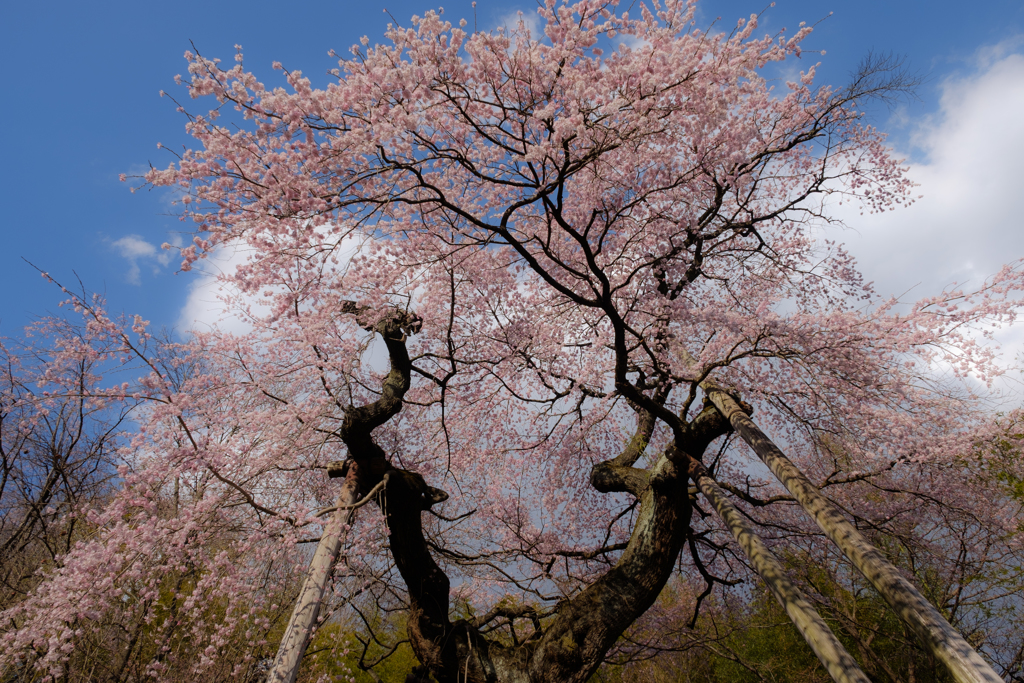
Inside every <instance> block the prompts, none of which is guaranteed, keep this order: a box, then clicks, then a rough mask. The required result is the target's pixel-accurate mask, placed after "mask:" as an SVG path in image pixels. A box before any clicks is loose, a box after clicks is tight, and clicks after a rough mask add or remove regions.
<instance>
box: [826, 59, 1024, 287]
mask: <svg viewBox="0 0 1024 683" xmlns="http://www.w3.org/2000/svg"><path fill="white" fill-rule="evenodd" d="M1002 49H1003V50H1005V47H1004V48H1002ZM993 56H995V58H993ZM978 64H979V66H980V68H979V69H978V70H977V71H976V72H975V73H972V74H970V75H967V76H961V77H956V78H950V79H949V80H947V81H946V82H945V83H943V85H942V96H941V99H940V102H939V111H938V112H937V113H936V114H934V115H933V116H931V117H928V118H927V119H925V120H924V121H922V122H921V123H919V124H918V126H917V129H916V130H915V131H914V132H913V134H912V137H911V141H912V143H913V144H914V146H915V147H918V148H919V149H921V150H922V151H923V152H924V161H923V162H922V163H914V164H911V170H910V177H911V178H912V179H913V180H914V181H916V182H917V183H919V184H920V187H919V188H918V190H919V192H917V193H918V194H921V195H924V196H923V198H922V199H919V200H918V201H917V202H916V203H915V204H914V205H913V206H911V207H910V208H907V209H897V210H896V211H891V212H887V213H884V214H880V215H865V216H860V215H858V214H857V213H854V212H852V211H843V212H841V213H840V217H841V218H843V219H844V220H845V222H846V224H847V225H848V226H849V227H851V228H853V229H854V231H855V232H844V233H843V234H842V235H841V238H842V239H843V241H845V242H846V243H847V245H848V247H849V248H850V250H851V251H852V252H853V254H854V255H855V256H857V257H858V260H859V262H860V264H861V268H862V270H863V272H864V274H865V276H866V277H867V278H868V279H869V280H873V281H874V282H875V288H876V290H877V291H878V293H879V294H881V295H883V296H889V295H896V296H899V295H901V294H904V293H905V292H907V291H908V290H911V291H910V294H909V295H908V297H907V298H910V299H918V298H921V297H923V296H927V295H931V294H937V293H938V292H939V291H941V290H942V289H943V288H944V287H947V286H949V285H951V284H953V283H954V282H956V283H959V284H962V285H967V286H971V285H975V286H976V285H978V284H980V283H981V282H982V281H983V280H984V279H985V278H986V277H987V276H989V275H991V274H993V273H995V272H996V271H998V270H999V268H1000V266H1002V265H1003V264H1005V263H1008V262H1011V261H1014V260H1017V259H1020V258H1022V257H1024V218H1022V216H1024V214H1022V210H1021V201H1020V199H1021V197H1022V196H1024V192H1022V185H1024V173H1022V171H1021V168H1020V162H1019V160H1020V159H1021V158H1022V157H1024V115H1022V114H1021V112H1024V55H1021V54H1005V53H1001V52H1000V50H997V49H995V48H987V49H986V50H983V51H980V52H979V57H978ZM897 155H899V156H909V155H907V154H905V153H901V152H899V151H897ZM840 208H842V209H845V208H846V207H840Z"/></svg>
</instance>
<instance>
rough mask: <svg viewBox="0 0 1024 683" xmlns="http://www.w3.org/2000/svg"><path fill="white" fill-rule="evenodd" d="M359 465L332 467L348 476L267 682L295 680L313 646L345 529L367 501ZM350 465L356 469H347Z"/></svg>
mask: <svg viewBox="0 0 1024 683" xmlns="http://www.w3.org/2000/svg"><path fill="white" fill-rule="evenodd" d="M356 467H357V465H356V464H355V463H352V464H351V465H350V466H349V467H346V468H341V469H340V471H339V470H338V469H337V468H336V469H335V470H334V471H331V470H329V474H330V476H332V477H334V476H345V475H346V474H347V475H348V476H347V477H346V479H345V483H344V485H343V487H342V489H341V494H340V495H339V496H338V500H337V502H336V503H335V509H334V511H333V512H332V513H331V518H330V521H329V522H328V523H327V525H326V526H325V527H324V531H323V534H322V535H321V536H320V543H319V544H317V547H316V553H314V555H313V560H312V561H311V562H310V563H309V573H308V575H307V576H306V581H305V582H304V583H303V585H302V590H301V591H300V592H299V597H298V599H297V600H296V601H295V609H294V610H292V616H291V619H289V621H288V627H287V628H285V631H284V637H283V638H282V639H281V645H280V647H278V650H277V657H276V658H274V665H273V667H271V669H270V672H269V673H268V675H267V683H295V677H296V676H298V674H299V665H300V664H301V663H302V656H303V655H304V654H305V652H306V648H307V647H308V646H309V638H310V635H311V634H312V632H313V627H314V626H315V625H316V619H317V616H318V615H319V614H320V605H321V603H322V602H323V598H324V591H326V589H327V580H328V579H329V578H330V576H331V571H332V570H333V569H334V564H335V562H337V561H338V553H339V552H341V543H342V531H343V530H344V529H345V527H346V526H347V525H348V524H349V523H350V522H351V521H352V515H353V514H355V511H356V508H357V507H359V505H360V504H361V503H363V502H365V501H358V502H357V500H356V497H357V495H358V492H359V487H358V481H357V475H358V472H356V471H354V470H355V468H356ZM349 469H351V470H353V471H347V470H349ZM371 493H372V492H371ZM367 499H369V496H367Z"/></svg>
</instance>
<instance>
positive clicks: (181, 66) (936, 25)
mask: <svg viewBox="0 0 1024 683" xmlns="http://www.w3.org/2000/svg"><path fill="white" fill-rule="evenodd" d="M625 4H628V2H627V3H625ZM766 4H767V3H766V2H764V1H763V0H757V1H751V2H747V1H744V0H728V1H727V2H722V1H719V2H716V1H715V0H701V2H700V4H699V11H700V15H701V19H702V22H703V23H704V25H707V24H709V23H710V22H711V21H712V20H714V19H715V18H716V17H718V16H721V17H722V22H721V23H720V24H719V25H720V26H722V27H723V28H727V27H729V26H731V25H733V23H734V22H735V20H736V19H737V18H738V17H741V16H747V15H749V14H750V13H752V12H757V11H760V10H761V9H763V8H764V7H765V5H766ZM384 7H387V9H388V10H389V11H390V12H391V13H392V14H393V15H394V16H395V17H396V18H398V19H399V20H401V21H403V22H404V21H406V20H407V19H408V17H409V16H411V15H412V14H416V13H419V14H422V13H423V12H424V11H426V10H427V9H430V8H432V7H436V5H430V4H427V3H422V2H410V1H408V0H402V1H400V2H387V3H378V2H371V1H366V2H360V3H350V2H300V1H296V2H291V3H287V5H286V4H285V3H270V2H263V1H261V0H247V1H246V2H236V1H233V0H232V1H223V0H206V1H205V2H195V1H191V0H187V1H179V2H174V3H158V2H150V3H139V2H123V1H117V2H111V1H106V2H92V3H83V2H32V3H16V2H12V1H11V0H8V1H7V2H5V3H4V5H3V9H2V10H0V27H2V28H0V51H2V62H0V63H3V64H4V65H5V67H6V68H5V69H4V75H3V80H4V92H5V97H4V98H3V105H2V106H0V117H2V118H3V122H2V125H0V130H2V135H3V150H4V152H5V154H4V159H3V164H2V165H0V174H2V181H0V193H2V205H3V207H4V211H3V214H2V219H0V221H2V223H0V230H2V235H3V243H2V244H3V247H2V248H0V277H2V278H3V290H2V291H3V292H4V293H5V294H6V296H4V297H3V298H2V299H0V335H4V336H10V335H16V334H18V332H19V330H20V328H21V327H22V326H23V325H24V324H26V323H27V322H29V321H30V320H31V319H32V317H33V316H36V315H41V314H45V313H46V312H48V311H54V310H56V303H57V302H58V301H59V300H60V292H59V291H57V290H56V289H55V288H54V287H53V286H52V285H47V284H46V283H45V282H44V281H43V280H42V279H41V278H40V277H39V276H38V274H37V273H35V271H33V270H32V268H31V267H30V266H28V265H27V264H26V263H25V262H24V261H22V258H26V259H28V260H30V261H31V262H32V263H34V264H35V265H37V266H39V267H40V268H42V269H44V270H46V271H48V272H50V273H51V274H52V275H53V276H54V277H56V278H58V279H59V280H61V281H62V282H64V283H65V284H69V283H73V282H75V278H76V275H77V277H79V278H81V280H82V282H83V283H84V285H85V286H86V288H88V289H89V290H90V291H100V292H105V294H106V296H107V297H108V300H109V305H110V308H111V309H113V310H114V311H124V312H127V313H131V314H135V313H138V314H141V315H142V316H143V317H144V318H147V319H149V320H151V321H153V323H154V324H155V325H157V326H162V325H166V326H178V327H179V328H181V327H183V326H186V325H187V324H188V320H189V315H191V313H190V311H193V312H194V311H195V310H196V306H195V304H196V300H197V297H198V298H199V299H202V298H203V297H204V296H205V297H206V299H205V300H207V301H208V300H209V299H210V298H212V294H211V293H210V291H209V288H210V286H209V283H208V282H206V283H204V281H203V279H202V276H201V275H200V274H197V273H176V272H175V271H176V270H177V264H176V262H175V261H174V260H173V259H170V260H169V259H168V258H166V255H165V254H162V253H161V252H159V251H158V250H156V249H154V248H155V247H159V245H160V244H161V243H163V242H165V241H173V240H174V239H175V235H176V234H177V232H178V231H179V230H182V229H187V227H188V225H187V224H181V223H179V222H178V221H177V219H176V217H175V216H173V215H170V214H171V213H172V211H173V208H172V207H171V205H170V202H169V199H168V196H167V195H166V193H164V192H162V191H158V192H140V193H136V194H131V193H129V191H128V188H127V187H126V186H125V185H124V184H122V183H120V182H118V179H117V178H118V174H119V173H132V172H137V171H139V170H140V169H143V168H145V167H146V165H147V164H148V163H149V162H153V163H154V164H155V165H157V166H164V165H166V164H167V163H168V162H169V160H170V157H169V155H168V154H167V153H166V152H163V151H160V150H158V149H157V148H156V143H157V142H163V143H164V144H167V145H178V144H181V143H183V142H186V140H185V137H184V133H183V127H184V119H183V117H182V116H181V115H180V114H178V113H176V112H175V107H174V104H173V103H172V102H171V101H170V100H168V99H166V98H164V99H162V98H160V97H159V96H158V93H159V91H160V90H161V89H164V90H167V91H169V92H171V93H176V94H177V95H180V96H184V92H183V90H182V89H181V88H177V89H176V87H175V86H174V83H173V78H174V75H175V74H178V73H181V72H183V71H184V70H185V63H184V60H183V59H182V53H183V52H184V51H185V50H186V49H190V43H189V41H192V42H194V44H195V45H196V47H197V48H198V49H199V50H200V51H201V52H202V53H203V54H204V55H206V56H212V57H221V58H222V59H225V60H230V58H231V57H232V56H233V54H234V49H233V46H234V45H235V44H236V43H238V44H241V45H242V46H243V47H244V49H245V62H246V66H247V67H248V68H250V69H251V70H253V71H255V72H256V73H257V74H258V75H260V76H261V77H262V78H263V79H264V80H265V82H267V83H276V82H277V79H279V74H278V72H273V71H272V70H271V68H270V65H271V62H273V61H275V60H278V61H281V62H282V63H284V65H285V66H286V67H288V68H289V69H300V70H302V71H303V72H304V73H305V74H307V75H309V76H311V77H312V78H313V79H314V82H319V83H325V82H326V76H324V75H323V74H324V73H325V72H326V71H327V70H328V69H330V68H332V67H333V66H335V61H334V60H332V59H331V58H330V57H328V56H327V51H328V50H329V49H332V48H333V49H335V50H337V51H338V53H340V54H347V49H348V47H349V46H350V45H352V44H353V43H355V42H357V41H358V39H359V38H360V36H362V35H368V36H369V37H370V39H371V41H376V40H379V39H380V36H381V34H382V32H383V30H384V28H385V26H386V24H387V22H388V21H389V19H388V17H387V16H386V15H385V14H384V13H383V8H384ZM535 7H536V5H534V4H529V3H518V4H517V3H511V2H495V1H492V0H479V2H478V6H477V10H476V21H477V26H478V27H479V28H481V29H486V28H491V27H494V26H496V25H499V24H501V23H504V22H506V21H508V17H510V16H514V13H515V12H516V11H517V10H522V11H524V12H526V13H528V14H533V13H534V10H535ZM829 12H833V14H832V16H831V17H829V18H828V19H826V20H825V21H823V22H821V23H820V24H819V25H818V27H817V28H816V30H815V33H814V34H813V35H812V36H811V37H810V38H809V39H808V41H807V42H805V46H806V47H807V48H808V49H812V50H814V49H824V50H826V51H827V54H826V55H825V56H823V57H819V56H818V55H815V54H808V55H805V57H804V62H811V63H813V61H818V60H819V59H820V61H822V66H821V67H820V68H819V70H818V74H819V82H830V83H834V84H837V85H841V84H842V83H843V82H844V81H845V80H846V78H847V77H848V75H849V73H850V71H851V70H853V69H854V68H855V66H856V64H857V62H858V61H859V60H860V59H861V58H862V57H863V56H864V55H865V54H866V53H867V52H868V51H869V50H874V51H876V52H890V51H892V52H895V53H899V54H903V55H906V57H907V58H908V60H909V64H910V66H911V67H912V68H913V69H914V70H916V71H917V72H919V73H920V74H921V75H922V76H924V77H925V83H924V85H923V86H922V87H921V89H920V92H919V96H920V101H917V102H910V103H908V104H906V105H904V106H903V107H901V108H899V109H897V110H896V111H894V112H889V111H887V110H885V109H879V110H878V111H876V112H873V116H874V122H875V123H876V124H877V125H879V126H880V127H882V128H883V129H885V130H888V131H889V132H890V133H891V135H892V138H891V139H892V142H893V144H894V146H895V147H896V148H897V149H898V150H899V151H900V153H901V154H902V155H905V156H908V157H909V158H910V159H911V161H913V162H916V164H917V165H916V167H915V169H916V171H915V172H916V173H918V176H916V177H918V178H919V180H920V181H922V185H923V187H922V191H923V192H924V194H925V195H926V200H923V201H922V202H921V203H920V205H919V206H918V207H915V208H914V209H911V210H910V211H908V212H906V213H905V214H902V215H900V216H895V217H893V216H886V217H884V218H881V219H878V218H861V217H859V216H856V215H850V216H849V217H845V218H846V220H847V223H848V224H849V225H850V226H851V227H852V228H854V230H852V231H848V232H846V233H844V234H842V235H838V236H839V237H840V238H841V239H844V240H847V241H850V242H851V246H852V248H853V250H854V252H855V253H856V254H857V255H858V256H859V257H860V258H861V260H862V263H863V265H864V269H865V270H866V271H867V272H868V273H869V276H871V277H872V279H875V280H876V281H877V282H878V283H879V288H880V289H882V290H883V291H885V292H886V293H889V292H892V293H900V292H902V291H905V290H906V289H908V288H910V287H915V285H916V289H914V292H915V293H921V294H925V293H928V292H930V291H931V290H932V289H934V288H935V287H941V286H943V285H945V284H948V282H950V281H952V280H953V279H961V280H962V279H966V278H968V277H973V278H977V277H981V276H983V274H984V273H987V272H991V271H992V270H994V269H995V267H997V266H998V264H999V263H1001V262H1004V261H1009V260H1013V259H1016V258H1020V257H1022V256H1024V222H1022V220H1021V218H1020V216H1019V213H1020V212H1019V210H1018V209H1017V208H1016V206H1015V202H1014V201H1013V200H1014V199H1015V197H1014V195H1015V194H1016V195H1019V196H1024V192H1022V191H1021V190H1020V189H1019V187H1020V185H1021V184H1022V183H1021V181H1022V180H1024V172H1021V170H1020V169H1019V168H1018V167H1017V165H1016V164H1017V161H1016V160H1017V159H1020V158H1021V157H1022V156H1024V57H1022V54H1024V3H1021V2H1020V1H1019V0H1014V1H1010V0H988V1H985V2H974V3H952V2H942V1H937V2H924V1H917V0H915V1H912V2H911V1H903V2H901V1H895V2H879V1H876V0H834V1H833V0H814V1H811V0H792V1H788V0H779V2H777V3H776V6H775V7H774V8H771V9H769V10H768V11H767V12H766V14H765V15H764V16H763V18H762V24H761V25H762V28H763V29H764V30H765V31H766V32H775V31H776V30H777V29H778V28H780V27H783V26H785V27H788V28H789V29H790V30H791V31H792V30H794V29H795V28H796V26H797V24H798V23H799V22H800V21H807V22H808V23H811V24H813V23H815V22H817V21H818V20H819V19H823V18H824V17H826V16H827V15H828V14H829ZM445 15H446V17H447V18H449V19H451V20H453V21H457V20H458V19H459V18H460V17H463V16H465V17H467V18H468V19H469V20H470V22H471V23H470V25H471V26H472V21H473V10H472V8H471V6H470V2H469V1H468V0H467V1H465V2H463V1H462V0H460V1H459V2H452V3H449V4H448V5H446V6H445ZM801 66H803V65H801ZM186 239H187V237H186ZM161 256H163V257H164V258H161ZM204 287H205V288H206V290H204V289H203V288H204ZM190 297H191V299H190ZM190 305H191V307H190ZM200 315H201V314H200Z"/></svg>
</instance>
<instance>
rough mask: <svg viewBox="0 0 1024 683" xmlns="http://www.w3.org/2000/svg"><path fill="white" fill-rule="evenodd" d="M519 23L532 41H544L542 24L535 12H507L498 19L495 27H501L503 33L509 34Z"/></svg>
mask: <svg viewBox="0 0 1024 683" xmlns="http://www.w3.org/2000/svg"><path fill="white" fill-rule="evenodd" d="M519 22H522V23H523V25H525V26H526V29H527V30H528V31H529V32H530V38H532V39H533V40H543V39H544V22H543V20H542V19H541V18H540V15H538V14H537V11H536V10H532V11H526V12H523V11H518V12H508V13H506V14H503V15H501V16H500V17H498V23H497V25H498V26H503V27H504V28H505V31H506V32H509V33H510V32H512V31H513V30H514V29H515V28H516V27H517V26H519Z"/></svg>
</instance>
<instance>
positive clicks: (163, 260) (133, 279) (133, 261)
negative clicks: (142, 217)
mask: <svg viewBox="0 0 1024 683" xmlns="http://www.w3.org/2000/svg"><path fill="white" fill-rule="evenodd" d="M110 246H112V247H113V248H114V249H115V250H117V253H118V254H120V255H121V256H122V257H124V258H126V259H128V263H129V267H128V271H127V272H126V273H125V279H126V280H128V282H130V283H131V284H133V285H140V284H142V280H141V278H140V277H139V275H140V273H141V269H140V267H139V264H140V263H145V264H159V265H160V266H166V265H167V264H168V263H169V262H170V256H169V254H167V253H165V252H162V251H160V250H159V249H157V247H155V246H154V245H152V244H150V243H149V242H147V241H146V240H144V239H142V238H141V237H140V236H138V235H127V236H126V237H122V238H121V239H119V240H116V241H114V242H111V243H110ZM159 270H160V269H159V267H154V272H156V271H159Z"/></svg>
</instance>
